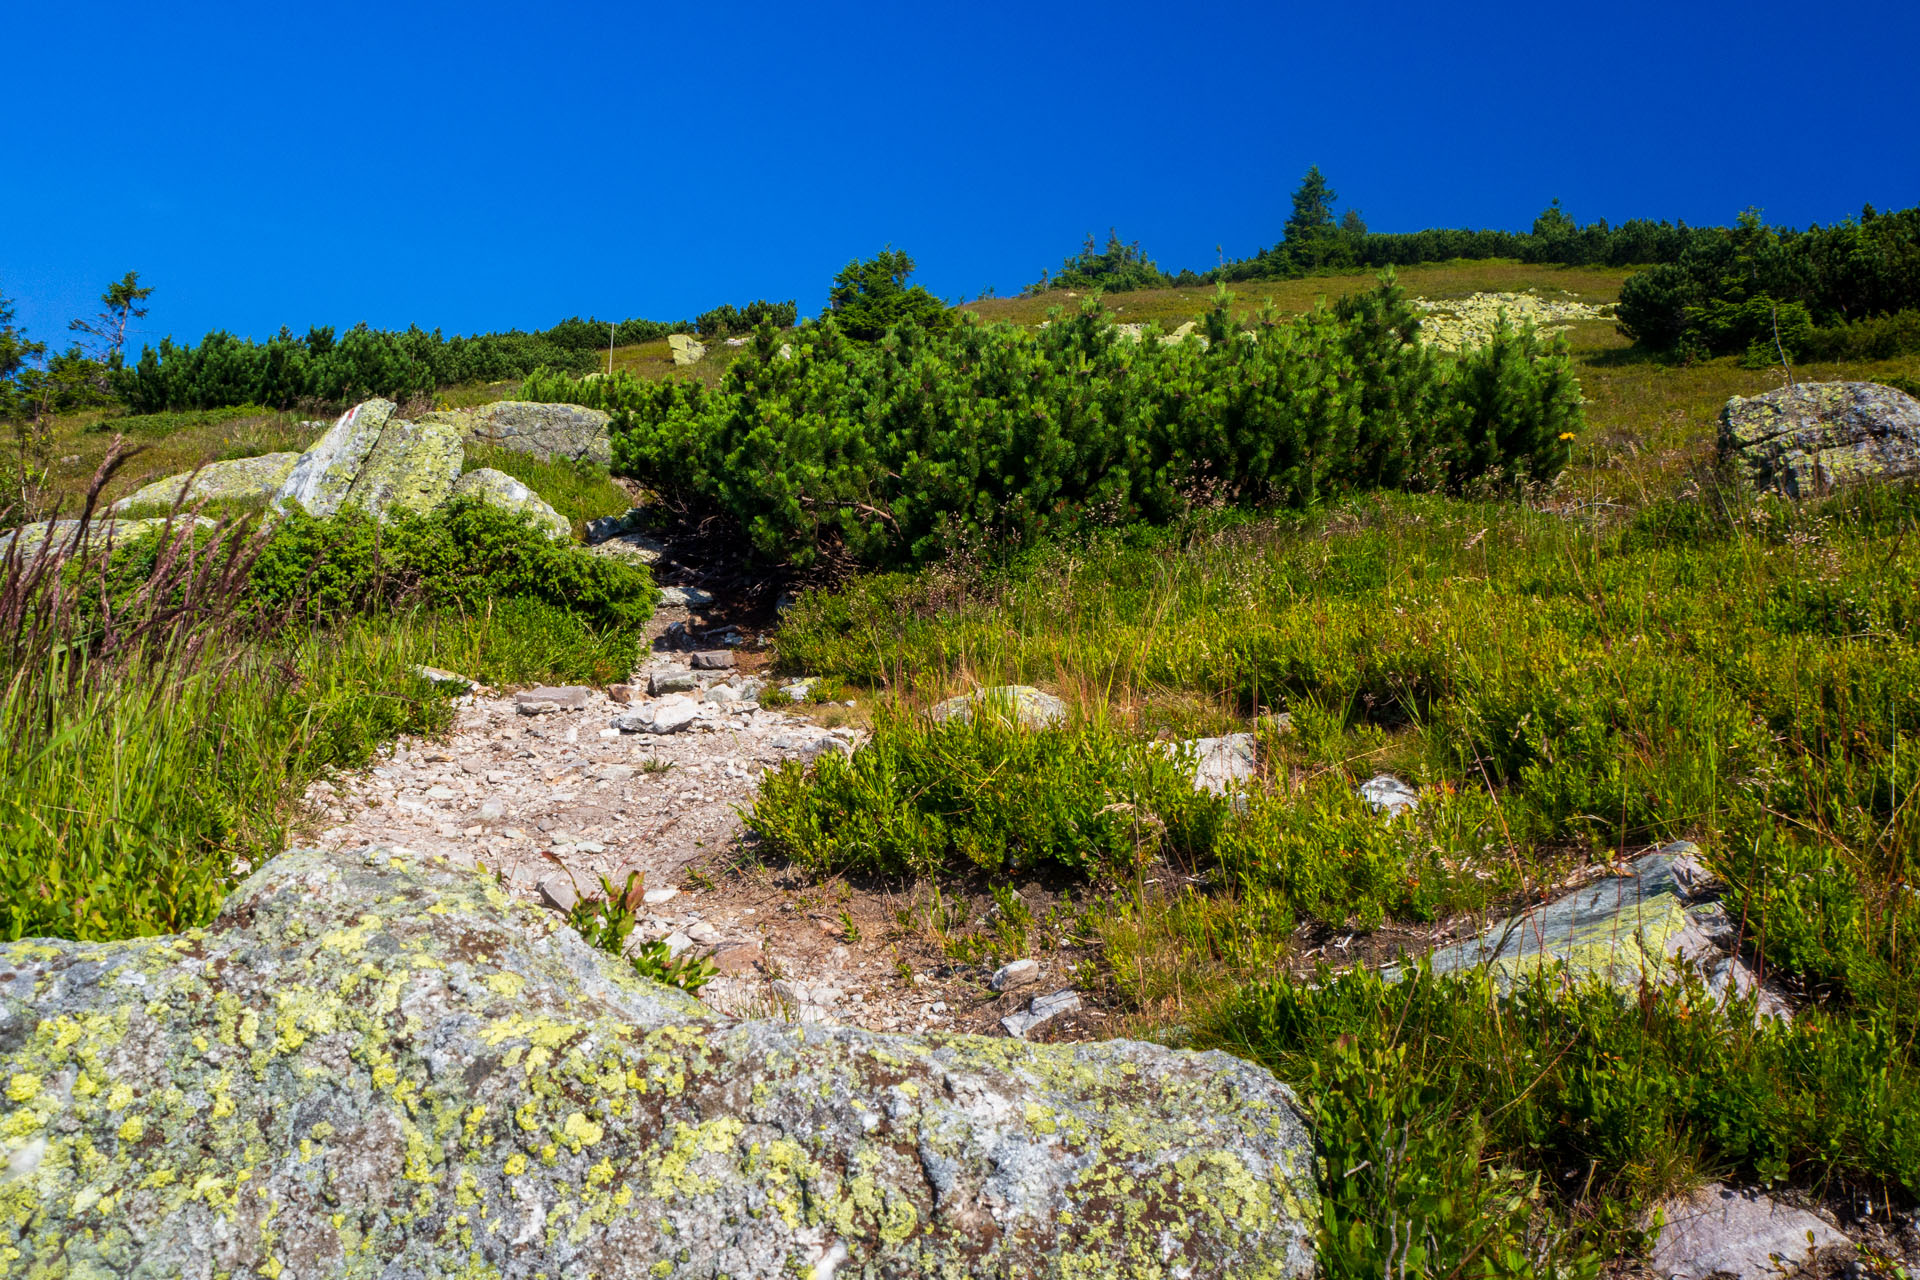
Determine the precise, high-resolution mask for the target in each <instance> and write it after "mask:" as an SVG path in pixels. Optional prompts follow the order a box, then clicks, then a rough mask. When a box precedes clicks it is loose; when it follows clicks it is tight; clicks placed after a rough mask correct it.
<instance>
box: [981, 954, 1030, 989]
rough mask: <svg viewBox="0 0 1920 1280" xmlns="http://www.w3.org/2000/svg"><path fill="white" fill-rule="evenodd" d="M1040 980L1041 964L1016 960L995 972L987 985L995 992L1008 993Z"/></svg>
mask: <svg viewBox="0 0 1920 1280" xmlns="http://www.w3.org/2000/svg"><path fill="white" fill-rule="evenodd" d="M1039 980H1040V962H1039V961H1038V960H1015V961H1014V962H1013V963H1011V964H1003V965H1001V966H1000V967H999V968H998V969H996V970H994V973H993V977H992V978H991V979H989V980H988V983H987V985H988V986H990V987H992V988H993V989H994V990H995V991H1007V990H1010V989H1011V988H1013V987H1024V986H1026V985H1027V984H1028V983H1029V982H1038V981H1039Z"/></svg>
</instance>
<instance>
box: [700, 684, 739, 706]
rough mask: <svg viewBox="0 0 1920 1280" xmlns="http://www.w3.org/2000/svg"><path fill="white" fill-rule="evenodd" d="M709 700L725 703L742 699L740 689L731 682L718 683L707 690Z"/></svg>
mask: <svg viewBox="0 0 1920 1280" xmlns="http://www.w3.org/2000/svg"><path fill="white" fill-rule="evenodd" d="M707 701H708V702H711V703H715V704H716V705H718V704H723V703H728V702H738V701H740V691H739V690H738V689H736V688H734V687H733V686H732V685H730V684H717V685H714V686H713V687H712V688H711V689H709V690H707Z"/></svg>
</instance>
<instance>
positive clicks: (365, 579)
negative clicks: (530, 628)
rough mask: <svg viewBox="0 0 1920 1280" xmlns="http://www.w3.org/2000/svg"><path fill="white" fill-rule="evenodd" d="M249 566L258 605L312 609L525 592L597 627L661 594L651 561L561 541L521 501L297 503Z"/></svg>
mask: <svg viewBox="0 0 1920 1280" xmlns="http://www.w3.org/2000/svg"><path fill="white" fill-rule="evenodd" d="M251 578H252V593H251V597H250V601H249V607H250V608H251V609H252V610H253V611H255V612H257V613H260V614H264V615H268V616H274V615H278V614H280V613H282V612H284V611H289V610H291V611H294V612H297V613H298V614H299V615H300V616H302V617H306V618H313V619H326V618H331V617H335V616H339V615H342V614H351V613H356V612H362V611H365V610H367V609H369V608H371V607H379V606H385V605H398V604H421V605H425V606H427V607H429V608H455V609H461V610H466V611H468V612H475V611H481V610H484V609H486V608H487V607H488V605H489V603H490V602H492V601H496V600H511V599H519V600H533V601H539V602H543V603H545V604H549V605H552V606H554V607H556V608H560V609H564V610H565V611H567V612H568V613H571V614H573V615H574V616H576V617H578V618H580V619H581V620H582V621H584V622H586V623H587V624H589V625H591V626H593V627H596V628H627V629H637V628H638V627H640V626H641V625H642V624H644V623H645V622H646V620H647V619H648V618H650V617H652V616H653V608H654V604H655V603H656V601H657V600H658V599H659V592H658V591H657V590H656V589H655V587H654V585H653V580H652V578H651V576H650V575H649V574H648V573H647V571H646V570H645V569H644V568H642V567H640V566H638V565H633V564H630V563H627V562H625V561H621V560H614V559H612V558H609V557H605V556H596V555H593V554H591V553H589V552H588V551H586V550H585V549H584V548H581V547H578V546H575V545H573V544H571V543H563V542H555V541H553V540H552V539H550V538H548V537H547V536H546V534H545V532H544V531H542V530H540V529H539V528H537V527H535V526H534V525H532V524H530V523H528V522H527V521H526V520H525V519H523V518H522V517H521V516H520V515H519V514H518V513H517V512H513V511H509V510H506V509H504V508H500V507H496V506H491V505H489V504H486V503H481V502H474V501H468V500H464V499H462V500H455V501H453V502H449V503H447V504H446V505H445V506H442V507H438V508H435V509H434V510H433V511H430V512H428V513H426V514H424V515H411V514H410V515H403V516H400V517H398V518H396V519H393V520H390V521H388V522H387V523H385V524H382V523H381V522H379V521H377V520H375V519H373V518H372V517H369V516H366V515H362V514H360V513H357V512H351V511H349V512H343V513H342V514H340V515H338V516H334V517H330V518H327V519H319V518H316V517H314V516H309V515H307V514H305V513H304V512H288V513H286V514H284V515H283V516H281V517H280V518H279V519H278V520H277V521H276V523H275V525H274V526H273V529H272V531H271V534H270V535H269V536H268V538H267V540H266V543H265V545H264V547H263V548H262V549H261V552H260V555H259V557H258V559H256V560H255V561H254V564H253V569H252V576H251Z"/></svg>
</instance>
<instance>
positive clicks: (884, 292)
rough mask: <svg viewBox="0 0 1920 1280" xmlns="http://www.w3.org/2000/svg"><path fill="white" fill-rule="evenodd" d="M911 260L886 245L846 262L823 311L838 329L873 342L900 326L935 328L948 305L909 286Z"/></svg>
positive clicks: (830, 290) (836, 277)
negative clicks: (825, 310) (876, 250)
mask: <svg viewBox="0 0 1920 1280" xmlns="http://www.w3.org/2000/svg"><path fill="white" fill-rule="evenodd" d="M912 275H913V259H912V258H910V257H908V256H907V254H906V251H905V250H904V249H891V248H889V249H885V250H882V251H881V252H879V253H877V254H875V255H874V256H873V257H871V258H865V259H858V258H856V259H855V260H854V261H852V262H849V263H848V264H847V265H846V266H844V267H842V268H841V269H840V273H839V274H838V275H836V276H834V278H833V287H832V288H831V289H829V290H828V291H827V307H828V313H829V314H830V315H832V317H833V319H834V322H835V323H836V324H837V325H838V326H839V328H840V332H841V333H843V334H845V335H846V336H847V337H849V338H853V339H855V340H856V341H860V342H877V341H879V340H880V339H881V338H884V337H885V336H886V335H887V333H888V332H889V331H890V330H893V329H895V328H898V327H900V326H902V325H908V326H912V327H915V328H922V329H936V328H940V327H942V326H943V325H945V324H946V323H947V321H948V315H947V304H946V303H944V302H942V301H940V299H938V298H936V297H934V296H933V295H932V294H931V293H928V292H927V291H926V289H924V288H923V287H921V286H920V285H917V284H916V285H908V284H907V281H908V279H909V278H911V277H912Z"/></svg>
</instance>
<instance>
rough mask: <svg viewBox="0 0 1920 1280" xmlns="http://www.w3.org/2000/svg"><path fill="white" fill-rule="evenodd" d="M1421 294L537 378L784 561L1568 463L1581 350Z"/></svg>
mask: <svg viewBox="0 0 1920 1280" xmlns="http://www.w3.org/2000/svg"><path fill="white" fill-rule="evenodd" d="M1418 323H1419V321H1418V316H1417V315H1416V314H1415V313H1414V312H1413V311H1412V310H1411V309H1409V308H1408V307H1407V306H1406V304H1405V301H1404V298H1403V297H1402V295H1401V293H1400V291H1399V290H1398V288H1397V287H1395V286H1393V285H1392V283H1391V282H1390V281H1388V282H1385V283H1383V285H1382V287H1381V289H1380V290H1379V291H1378V292H1377V293H1374V294H1370V295H1360V296H1358V297H1354V298H1349V299H1345V300H1343V301H1342V302H1341V303H1340V304H1339V305H1338V306H1337V307H1335V308H1333V309H1331V310H1328V309H1321V310H1316V311H1314V312H1312V313H1310V314H1308V315H1305V316H1302V317H1299V318H1297V319H1291V320H1281V319H1279V318H1277V317H1274V316H1267V317H1265V318H1264V319H1263V320H1262V322H1261V323H1260V325H1259V326H1258V327H1257V330H1256V331H1255V332H1254V333H1242V332H1235V331H1234V330H1233V328H1232V327H1231V325H1230V324H1229V323H1228V321H1227V311H1226V301H1225V299H1222V301H1221V303H1220V305H1219V306H1218V307H1217V308H1216V310H1215V311H1214V312H1213V313H1212V314H1211V315H1210V316H1209V317H1208V321H1207V338H1208V342H1207V343H1204V344H1203V343H1201V342H1178V343H1171V344H1162V343H1160V342H1156V341H1152V340H1150V339H1149V340H1147V341H1143V342H1138V343H1132V342H1128V341H1125V340H1124V339H1123V338H1122V337H1121V335H1120V334H1119V333H1118V332H1117V331H1116V330H1115V328H1114V326H1113V325H1112V323H1111V321H1110V320H1109V318H1108V317H1107V316H1106V314H1105V313H1104V312H1103V311H1102V310H1101V309H1100V308H1099V307H1098V306H1097V305H1095V304H1092V303H1089V305H1088V306H1086V307H1085V308H1083V310H1082V311H1081V312H1080V313H1079V314H1077V315H1074V316H1071V317H1066V318H1061V319H1058V320H1056V321H1055V322H1054V323H1053V324H1052V325H1051V326H1049V327H1048V328H1047V329H1045V330H1043V331H1041V332H1040V333H1038V334H1028V333H1026V332H1024V331H1021V330H1017V329H1014V328H1012V327H1009V326H986V325H978V324H959V325H955V326H952V327H951V328H949V329H947V330H944V331H942V332H938V333H928V332H924V331H921V330H918V329H913V328H905V329H900V330H897V331H896V332H895V334H894V336H893V337H892V338H890V339H889V340H888V342H887V343H885V344H882V345H880V346H878V347H872V348H868V347H863V346H860V345H859V344H855V343H850V342H848V341H847V340H846V338H845V337H844V336H842V335H841V333H840V332H839V330H838V329H837V328H836V327H835V326H834V325H833V324H831V323H828V324H823V325H822V326H820V327H818V328H816V329H812V330H809V331H807V332H806V334H805V335H804V336H803V337H802V338H801V340H800V341H799V343H798V346H797V349H796V351H795V352H794V354H793V356H792V358H783V357H782V356H781V355H780V348H781V346H782V343H781V341H780V340H779V338H778V335H776V334H775V333H774V332H773V331H772V330H771V329H768V328H763V329H762V330H760V331H759V333H758V334H757V335H756V337H755V339H754V343H753V346H752V347H751V348H750V349H749V350H748V351H747V352H745V353H743V354H742V357H741V358H740V359H738V360H736V361H734V362H733V364H732V365H731V366H729V368H728V371H727V373H726V375H725V377H724V379H723V381H722V384H721V386H720V387H719V388H718V389H717V390H713V391H709V390H706V389H705V388H703V387H701V386H699V385H698V384H694V383H690V382H684V381H680V380H674V381H671V382H667V383H647V382H642V381H641V380H638V379H634V378H622V377H618V376H616V377H614V378H610V379H596V380H593V381H590V382H584V383H568V382H566V381H564V380H561V379H556V378H552V377H546V376H542V377H536V378H533V379H530V380H529V384H528V385H529V387H530V388H532V389H533V391H532V392H530V393H537V394H540V395H542V396H548V397H553V398H556V399H566V400H574V401H577V402H579V403H585V404H591V405H595V406H597V407H600V408H604V409H607V410H610V411H613V412H614V414H615V419H614V460H615V467H616V469H618V470H621V471H623V472H624V473H627V474H631V475H635V476H638V477H640V478H642V479H644V480H646V481H647V482H649V483H651V484H655V485H657V486H659V487H660V488H662V489H665V490H672V491H674V492H679V493H684V494H688V495H691V496H693V497H694V498H696V499H698V500H700V501H702V502H704V503H705V504H706V505H708V506H710V507H711V508H712V509H714V510H716V511H718V512H720V513H722V514H724V515H727V516H729V517H731V518H732V519H733V520H734V521H736V522H737V523H738V524H739V525H740V527H741V528H742V529H743V530H744V531H745V533H746V535H747V537H748V539H749V540H750V541H751V543H752V544H753V546H754V547H755V548H756V549H757V550H758V551H759V552H761V553H762V554H763V555H765V556H767V557H770V558H776V559H788V560H792V561H794V562H796V563H804V562H806V561H808V560H811V559H813V558H814V557H816V556H818V555H820V554H822V553H823V552H824V553H844V554H848V555H851V556H852V557H854V558H855V559H857V560H861V561H865V562H868V563H903V562H904V563H913V562H924V561H928V560H932V559H935V558H938V557H940V556H942V555H944V554H947V553H949V552H951V551H953V550H954V549H956V548H976V549H977V548H991V549H995V550H996V551H1004V550H1006V549H1008V548H1012V547H1016V546H1018V545H1021V544H1025V543H1030V542H1032V541H1034V540H1036V539H1039V538H1042V537H1045V536H1047V535H1049V534H1052V533H1056V532H1060V531H1066V530H1073V529H1078V528H1085V527H1089V526H1098V525H1116V524H1124V523H1127V522H1130V521H1146V522H1149V523H1156V524H1157V523H1166V522H1168V521H1171V520H1173V519H1175V518H1177V517H1178V516H1179V515H1180V514H1181V513H1183V512H1185V511H1187V510H1189V509H1191V507H1192V506H1193V504H1194V503H1195V502H1196V501H1197V500H1202V499H1211V498H1216V497H1217V498H1225V499H1229V500H1232V501H1235V502H1238V503H1242V504H1246V505H1254V504H1268V503H1276V502H1277V503H1283V504H1288V505H1294V506H1310V505H1312V504H1315V503H1319V502H1323V501H1327V500H1330V499H1333V498H1336V497H1338V496H1340V495H1341V494H1344V493H1348V492H1352V491H1356V490H1365V489H1374V488H1429V489H1447V488H1459V487H1461V486H1464V485H1466V484H1468V483H1471V482H1476V481H1479V480H1482V479H1483V478H1487V477H1505V478H1529V479H1545V478H1548V477H1550V476H1552V475H1553V474H1555V472H1557V470H1558V469H1559V467H1560V466H1561V465H1563V464H1564V461H1565V458H1566V445H1565V442H1564V440H1563V439H1562V437H1563V435H1565V434H1566V433H1568V432H1571V431H1575V430H1577V429H1578V427H1579V423H1580V416H1579V415H1580V410H1579V387H1578V384H1577V383H1576V382H1575V381H1574V379H1573V377H1572V375H1571V373H1570V372H1569V369H1568V366H1567V362H1566V358H1565V356H1564V354H1562V353H1561V352H1560V350H1559V348H1557V347H1556V348H1547V347H1543V346H1542V345H1541V344H1540V343H1539V342H1538V340H1537V339H1536V338H1535V337H1534V335H1533V334H1532V333H1531V332H1530V331H1522V332H1517V333H1516V332H1512V331H1504V332H1502V333H1501V334H1500V335H1498V336H1497V337H1496V338H1495V340H1494V341H1493V342H1492V343H1491V344H1489V345H1488V346H1487V347H1485V348H1483V349H1480V350H1477V351H1475V352H1473V353H1470V354H1468V355H1465V356H1462V357H1461V358H1459V359H1458V360H1453V359H1447V358H1443V357H1441V356H1438V355H1436V354H1434V353H1433V352H1432V351H1431V350H1430V349H1429V348H1426V347H1424V346H1421V345H1419V344H1417V343H1412V342H1410V341H1409V340H1410V339H1411V338H1412V336H1413V335H1414V333H1415V331H1416V328H1417V325H1418Z"/></svg>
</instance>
